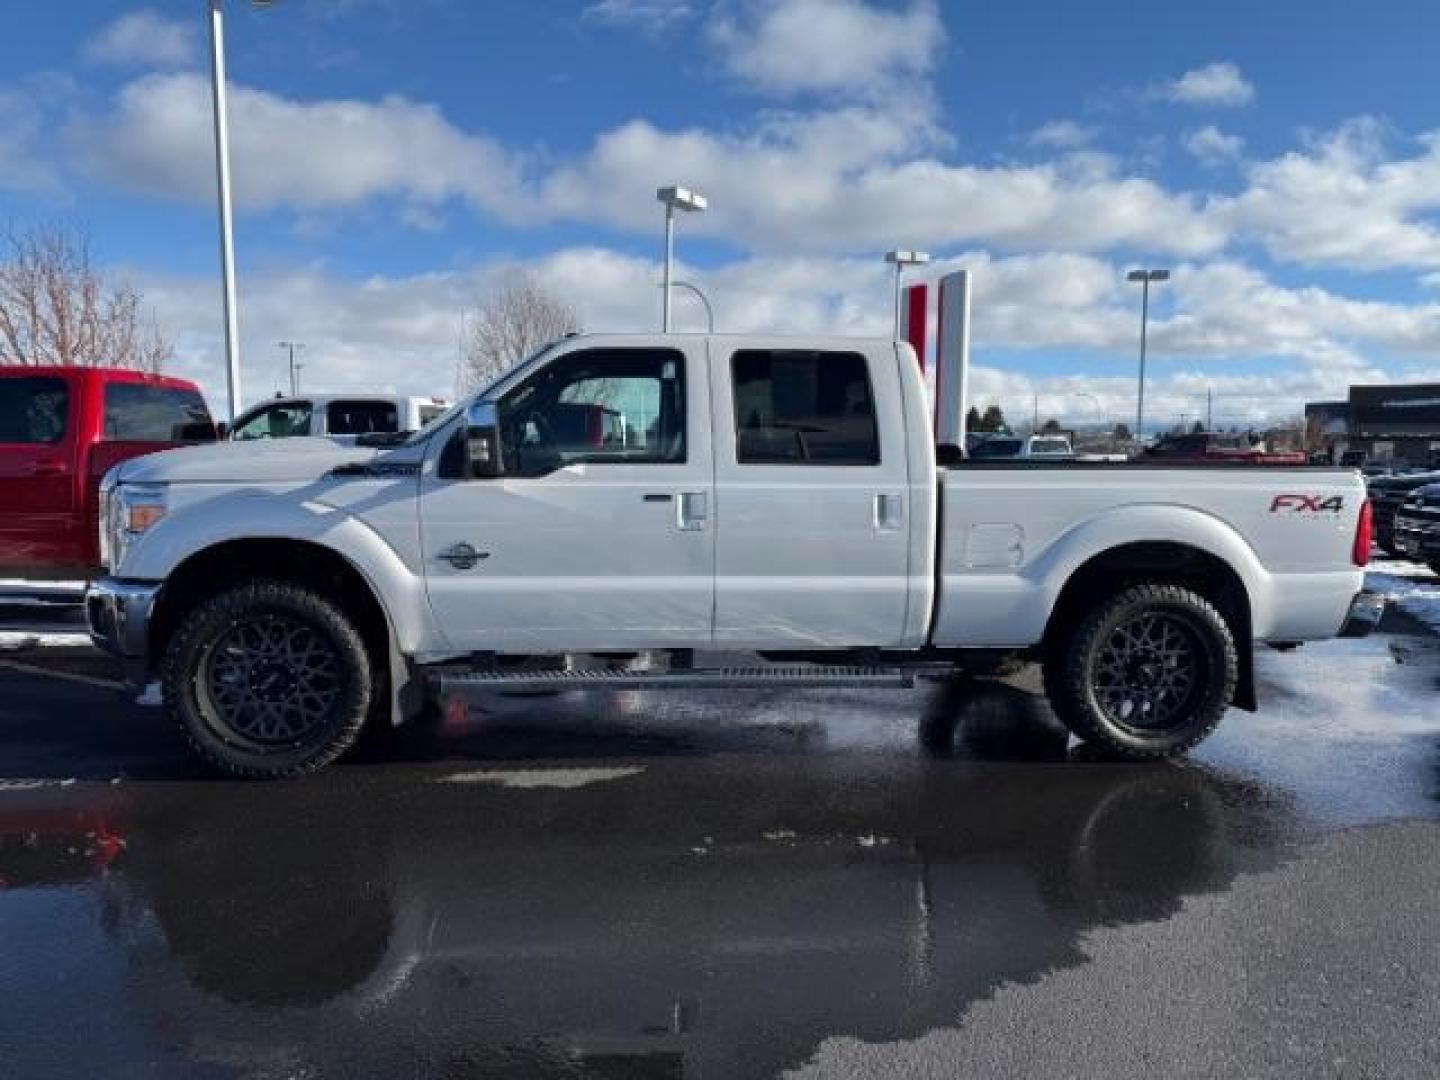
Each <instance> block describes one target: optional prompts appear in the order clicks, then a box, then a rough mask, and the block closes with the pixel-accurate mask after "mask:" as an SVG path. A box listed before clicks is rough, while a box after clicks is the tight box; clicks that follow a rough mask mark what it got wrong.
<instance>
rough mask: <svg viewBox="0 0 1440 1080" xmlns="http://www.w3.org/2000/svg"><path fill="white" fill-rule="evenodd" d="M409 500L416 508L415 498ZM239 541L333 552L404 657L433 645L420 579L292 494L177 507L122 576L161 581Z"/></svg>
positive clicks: (143, 541) (378, 542)
mask: <svg viewBox="0 0 1440 1080" xmlns="http://www.w3.org/2000/svg"><path fill="white" fill-rule="evenodd" d="M404 497H405V498H407V499H410V500H411V503H412V506H413V493H410V492H407V493H406V494H405V496H404ZM241 540H297V541H304V542H308V543H311V544H315V545H317V546H320V547H324V548H327V549H329V550H331V551H333V552H335V553H336V554H337V555H340V556H341V557H343V558H344V559H345V560H346V561H347V562H349V563H350V565H351V566H353V567H354V568H355V569H356V571H357V572H359V573H360V575H361V576H362V577H364V578H365V580H366V582H367V583H368V584H369V586H370V588H371V591H372V592H373V593H374V594H375V597H376V599H377V600H379V602H380V606H381V607H382V608H383V609H384V610H385V613H386V616H387V617H388V619H389V620H390V624H391V630H392V632H393V633H394V635H395V640H396V643H397V644H398V645H399V647H400V649H401V651H402V652H404V653H405V654H407V655H414V654H415V653H417V652H420V651H423V650H424V649H426V648H427V647H428V646H429V645H430V643H431V642H433V641H434V640H435V639H436V636H437V635H436V631H435V627H434V625H433V621H432V618H431V615H430V608H429V605H428V603H427V601H426V595H425V582H424V578H423V576H422V575H421V574H419V573H418V572H417V571H416V570H415V568H413V567H411V566H409V565H407V563H406V561H405V560H404V559H403V558H402V557H401V556H400V554H399V553H398V552H397V551H396V550H395V548H394V547H393V546H392V545H391V544H390V543H388V542H386V540H385V538H384V537H383V536H381V535H380V534H379V533H378V532H377V531H376V530H375V529H374V528H372V527H371V526H370V525H369V524H367V523H366V522H365V521H363V520H362V519H360V518H358V517H356V516H355V515H354V514H352V513H350V512H349V511H348V510H345V509H339V508H337V507H335V506H332V505H328V504H326V503H323V502H320V501H318V500H310V499H301V498H297V497H296V496H295V495H294V493H291V494H289V495H286V494H277V493H273V492H267V491H263V490H257V489H254V488H244V489H239V490H236V491H233V492H226V493H224V494H220V495H217V496H215V497H213V498H209V499H205V500H203V501H198V502H195V503H192V504H189V505H184V504H182V505H180V506H177V507H176V508H174V509H173V510H172V511H171V512H170V513H168V514H167V515H166V516H165V517H164V518H163V519H162V520H161V521H160V522H158V523H157V524H156V525H155V526H154V527H153V528H152V529H151V530H150V531H149V532H147V533H146V534H145V535H144V536H142V537H141V538H140V539H139V540H138V541H137V542H136V543H135V545H134V547H132V548H131V550H130V552H129V553H128V554H127V556H126V558H125V562H124V576H125V577H126V578H133V579H139V580H147V581H163V580H165V579H166V578H167V577H169V576H170V575H171V574H172V573H173V572H174V571H175V569H176V568H177V567H178V566H180V565H181V564H182V563H183V562H185V561H186V560H187V559H189V558H191V557H193V556H195V555H198V554H200V553H201V552H203V551H206V550H208V549H210V548H213V547H215V546H216V545H217V544H223V543H227V542H231V541H241Z"/></svg>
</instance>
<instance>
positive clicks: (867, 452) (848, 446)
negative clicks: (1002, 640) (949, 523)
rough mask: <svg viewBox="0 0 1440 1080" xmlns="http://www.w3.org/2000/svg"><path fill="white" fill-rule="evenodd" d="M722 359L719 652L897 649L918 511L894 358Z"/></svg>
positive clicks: (730, 355) (859, 354)
mask: <svg viewBox="0 0 1440 1080" xmlns="http://www.w3.org/2000/svg"><path fill="white" fill-rule="evenodd" d="M712 348H714V349H715V350H716V352H715V354H714V355H712V358H711V372H712V374H711V378H712V382H711V387H712V394H713V396H714V399H715V412H714V419H713V422H714V425H715V495H716V520H715V527H716V550H715V638H716V644H717V645H731V646H734V647H743V648H768V649H786V648H790V649H804V648H809V647H838V646H862V645H871V646H899V645H900V644H901V643H902V642H903V641H904V638H905V619H906V607H907V590H908V580H907V576H908V569H909V555H910V532H909V528H908V525H907V522H908V520H909V517H910V513H911V507H910V506H909V505H908V496H907V490H908V485H909V467H908V464H907V461H906V447H905V438H904V423H903V416H904V411H903V408H902V405H901V401H900V389H899V385H898V378H897V374H896V366H895V365H896V360H895V355H894V350H893V348H892V349H889V350H886V349H883V348H879V347H875V348H840V349H831V350H814V349H764V348H744V347H732V346H729V345H723V344H722V343H721V341H720V340H717V341H715V342H714V344H713V346H712Z"/></svg>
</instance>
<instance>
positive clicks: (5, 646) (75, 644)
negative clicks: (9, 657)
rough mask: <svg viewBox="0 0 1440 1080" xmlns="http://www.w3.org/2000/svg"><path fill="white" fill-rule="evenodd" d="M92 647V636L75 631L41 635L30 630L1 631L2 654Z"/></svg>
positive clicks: (0, 648)
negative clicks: (17, 650)
mask: <svg viewBox="0 0 1440 1080" xmlns="http://www.w3.org/2000/svg"><path fill="white" fill-rule="evenodd" d="M90 647H91V646H90V635H89V634H83V633H76V632H74V631H62V632H60V633H44V634H41V633H33V632H31V631H28V630H0V652H4V651H7V650H13V649H78V648H85V649H88V648H90Z"/></svg>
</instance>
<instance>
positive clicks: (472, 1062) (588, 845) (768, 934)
mask: <svg viewBox="0 0 1440 1080" xmlns="http://www.w3.org/2000/svg"><path fill="white" fill-rule="evenodd" d="M1011 693H1012V692H1009V691H1006V690H1004V689H1003V688H994V687H990V688H988V689H987V688H984V687H968V688H958V689H956V688H952V689H949V690H946V691H944V692H943V693H941V694H940V695H939V696H938V697H937V698H936V699H935V705H934V708H932V710H931V713H930V714H929V715H928V716H927V719H926V721H925V727H924V731H923V735H924V741H925V744H926V745H927V746H929V747H930V748H931V753H928V754H922V755H919V756H912V757H908V758H896V757H888V758H887V757H884V756H843V755H828V756H827V755H818V756H808V755H801V756H788V757H787V756H767V755H757V756H751V757H745V758H743V759H741V760H738V761H737V759H736V758H735V757H734V756H733V755H723V754H721V755H714V756H693V757H686V758H684V759H683V760H677V759H669V760H666V759H663V758H661V759H647V760H648V762H649V763H648V765H647V767H646V768H645V769H643V770H640V771H637V772H635V773H634V774H632V775H626V776H624V777H623V778H620V779H616V780H614V781H611V782H606V783H598V784H595V785H593V786H588V787H585V788H583V789H576V790H548V789H542V788H536V789H528V790H513V789H501V788H495V787H487V786H482V785H472V784H447V783H437V782H435V781H437V780H441V779H444V776H445V771H444V768H443V767H441V766H436V765H426V766H399V767H392V768H389V769H378V770H377V769H363V768H356V769H349V770H341V771H338V772H336V773H334V774H331V775H328V776H326V777H322V778H319V779H318V780H315V781H312V782H307V783H300V784H280V785H263V786H261V785H241V784H221V785H190V784H183V785H182V784H162V785H152V786H143V787H140V786H137V787H134V788H127V789H126V791H127V793H128V795H129V797H130V798H131V800H133V803H132V805H131V806H130V807H129V808H128V810H127V811H126V815H125V816H126V819H127V823H126V825H125V829H126V835H125V836H124V838H123V839H124V842H123V845H121V846H123V850H117V852H116V853H115V854H114V856H113V857H111V858H109V859H108V860H95V859H91V860H90V861H88V862H87V861H85V860H84V859H82V860H80V861H79V862H77V863H76V864H75V866H76V867H77V868H78V869H65V870H60V869H54V870H52V871H51V872H49V873H50V877H49V878H45V875H44V874H41V875H40V876H39V877H37V878H35V879H34V880H33V881H31V882H29V883H30V884H43V883H54V882H56V881H60V880H64V881H71V880H74V879H75V878H76V877H80V876H84V875H87V874H88V875H89V876H91V877H92V878H94V879H95V883H93V884H90V885H87V886H83V888H88V889H97V890H100V891H101V892H102V894H112V895H114V896H115V901H114V903H112V904H111V905H110V906H111V908H112V910H114V911H116V912H119V913H120V918H119V919H118V921H116V922H115V923H114V925H111V926H110V927H108V928H107V929H106V931H105V935H104V939H103V940H104V941H105V942H106V943H107V945H106V946H105V947H106V948H108V949H109V950H110V951H111V952H112V953H113V954H114V960H115V961H117V962H118V966H120V967H121V968H123V969H124V971H125V972H126V974H125V976H124V990H125V993H124V996H123V1001H122V1002H117V1004H116V1009H117V1016H119V1017H122V1018H128V1019H123V1020H117V1019H116V1018H115V1017H112V1018H111V1023H120V1022H123V1023H126V1024H129V1025H132V1026H133V1027H134V1029H135V1034H136V1036H137V1038H138V1041H139V1045H141V1046H143V1047H145V1049H144V1050H143V1051H135V1050H133V1049H132V1050H129V1051H126V1050H123V1049H119V1048H117V1047H116V1046H114V1045H113V1044H112V1045H111V1046H110V1047H108V1048H107V1047H106V1046H104V1045H95V1044H93V1043H90V1042H85V1041H77V1043H76V1044H75V1046H74V1047H73V1049H72V1050H70V1051H69V1052H70V1053H72V1054H73V1055H74V1059H72V1060H69V1061H68V1064H69V1066H70V1067H71V1068H72V1069H73V1070H74V1071H76V1072H80V1073H86V1072H89V1073H91V1074H99V1073H104V1072H107V1071H110V1072H114V1071H119V1070H120V1067H121V1066H137V1065H139V1064H140V1063H142V1061H143V1062H146V1063H150V1064H152V1065H155V1066H156V1067H157V1069H158V1071H159V1072H161V1073H163V1072H164V1068H165V1067H166V1066H170V1067H173V1071H174V1072H176V1073H183V1072H186V1071H188V1070H193V1069H194V1068H196V1067H199V1066H201V1065H203V1064H210V1065H216V1066H226V1067H231V1068H235V1067H240V1066H250V1067H254V1066H261V1065H264V1066H270V1067H280V1066H283V1068H284V1069H287V1070H289V1071H290V1072H292V1073H305V1074H310V1072H313V1073H314V1074H315V1075H336V1076H362V1075H398V1074H409V1073H412V1072H420V1073H423V1074H426V1075H430V1074H436V1075H442V1074H447V1073H449V1074H454V1075H496V1074H499V1075H524V1076H544V1075H565V1076H574V1075H626V1076H629V1075H646V1076H651V1075H653V1076H682V1075H684V1076H692V1075H712V1076H726V1077H740V1076H766V1075H772V1074H773V1073H775V1072H776V1071H777V1070H779V1069H782V1068H784V1067H787V1066H793V1065H797V1064H799V1063H801V1062H803V1061H804V1060H806V1059H807V1058H808V1057H809V1056H810V1055H811V1054H812V1053H813V1052H814V1051H815V1049H816V1047H817V1046H818V1044H819V1043H820V1041H821V1040H822V1039H824V1038H826V1037H828V1036H832V1035H851V1036H856V1037H859V1038H862V1039H867V1040H894V1039H899V1038H904V1037H913V1036H916V1035H919V1034H921V1033H923V1032H924V1031H926V1030H929V1029H931V1028H934V1027H937V1026H941V1025H953V1024H955V1023H957V1022H958V1021H959V1019H960V1018H961V1016H962V1014H963V1012H964V1010H965V1009H966V1007H967V1005H968V1004H969V1003H970V1002H972V1001H974V1000H975V999H976V998H978V997H980V996H982V995H984V994H986V993H988V992H989V991H991V990H993V989H994V988H995V987H996V986H997V985H999V984H1000V983H1002V982H1005V981H1009V980H1027V979H1033V978H1036V977H1039V976H1040V975H1042V974H1043V973H1044V972H1046V971H1049V970H1051V969H1053V968H1055V967H1057V966H1063V965H1069V964H1076V963H1080V962H1082V961H1083V960H1084V954H1083V952H1082V951H1081V949H1080V944H1079V937H1080V935H1081V934H1082V933H1083V932H1084V931H1085V930H1087V929H1089V928H1091V927H1094V926H1097V925H1100V924H1103V923H1112V922H1128V921H1134V920H1141V919H1157V918H1164V917H1166V916H1168V915H1170V914H1172V913H1173V912H1174V911H1176V910H1177V908H1178V906H1179V905H1180V903H1181V902H1182V900H1183V899H1184V898H1185V897H1186V896H1187V895H1190V894H1193V893H1197V892H1201V891H1205V890H1213V889H1220V888H1224V887H1226V886H1227V885H1228V884H1229V883H1230V882H1231V881H1232V880H1233V878H1234V877H1235V875H1236V874H1237V873H1239V872H1242V871H1244V870H1247V869H1252V868H1259V867H1263V866H1266V865H1269V864H1270V863H1271V862H1272V861H1273V859H1274V858H1275V852H1276V850H1277V849H1278V848H1280V847H1281V846H1282V844H1283V842H1284V841H1285V840H1286V839H1287V838H1288V836H1289V834H1290V833H1291V831H1292V830H1293V829H1294V828H1295V827H1296V826H1295V825H1294V822H1293V816H1292V815H1291V814H1290V812H1289V809H1288V807H1287V805H1286V804H1285V803H1284V802H1283V800H1280V801H1277V799H1276V797H1275V796H1274V795H1273V793H1272V794H1270V795H1268V796H1265V795H1262V793H1261V792H1260V791H1259V789H1258V788H1256V787H1254V786H1251V785H1249V784H1247V783H1245V782H1242V781H1239V780H1236V779H1234V778H1231V777H1228V776H1226V775H1223V774H1221V773H1219V772H1216V771H1214V770H1210V769H1207V768H1204V767H1199V766H1185V767H1176V766H1171V765H1161V766H1156V767H1140V766H1131V765H1107V764H1087V763H1076V762H1072V761H1066V760H1064V757H1065V744H1064V742H1063V740H1057V738H1056V731H1054V730H1052V729H1051V727H1050V725H1051V724H1053V721H1050V720H1048V718H1047V717H1046V716H1044V715H1040V714H1032V713H1031V712H1029V711H1028V710H1027V707H1026V706H1025V704H1024V702H1023V701H1022V700H1019V699H1017V698H1015V697H1012V696H1011ZM982 758H983V759H987V760H977V759H982ZM631 760H632V761H633V760H635V759H631ZM469 764H470V766H471V767H472V768H473V762H472V763H469ZM547 764H552V763H547ZM397 773H399V774H401V775H399V776H397ZM93 790H94V789H77V790H76V791H75V792H74V793H72V795H73V798H74V799H76V800H80V801H83V799H84V798H86V797H88V796H87V795H86V793H87V792H89V791H93ZM24 828H25V826H24V824H23V822H17V821H16V820H15V819H14V818H13V817H4V818H0V876H5V877H6V878H7V879H8V880H10V881H11V887H12V890H14V889H17V888H19V889H23V888H24V887H25V885H26V884H27V882H26V881H25V880H22V879H20V878H18V877H16V876H15V869H16V868H17V867H19V866H20V865H22V862H23V860H21V859H20V857H19V855H18V854H17V851H19V850H20V849H18V848H16V847H15V846H14V844H13V843H12V841H13V837H14V835H17V834H18V833H19V832H22V831H24ZM95 832H96V830H95V829H94V828H93V827H92V825H91V824H89V823H88V822H80V823H79V824H77V832H76V840H77V844H78V843H79V840H80V839H81V838H82V836H84V835H89V834H90V833H95ZM106 835H109V834H108V833H107V834H106ZM116 839H117V840H118V839H119V838H118V837H116ZM102 847H104V845H102ZM42 878H43V879H44V880H42ZM4 900H5V897H4V895H3V894H0V904H3V903H4ZM4 910H5V909H4V908H3V907H0V912H3V911H4ZM26 917H27V920H28V924H27V925H26V926H25V927H23V928H19V929H21V931H22V932H24V933H27V934H41V935H43V934H46V933H49V932H52V927H51V926H49V925H47V922H46V916H45V909H44V908H37V907H36V906H35V905H30V908H29V912H28V915H27V916H26ZM12 932H13V931H12ZM56 948H57V950H60V951H62V952H63V950H64V948H65V944H64V943H63V942H60V943H57V945H56ZM111 966H116V965H111ZM6 982H7V985H8V987H9V989H10V991H11V992H12V993H14V992H21V991H25V992H32V993H42V992H47V993H53V992H54V991H53V988H52V989H51V990H48V991H47V990H42V989H39V988H43V987H45V986H46V985H47V984H46V979H45V972H43V971H39V970H20V971H16V970H11V971H10V972H9V974H8V976H7V978H6ZM26 988H30V989H29V990H27V989H26ZM66 1005H67V1002H66V1000H65V995H64V994H63V993H61V994H60V996H59V997H57V998H56V999H55V1000H54V1002H53V1016H54V1019H55V1020H56V1021H57V1022H61V1021H62V1018H63V1017H65V1016H66ZM65 1022H68V1021H65ZM7 1041H8V1040H7ZM126 1053H129V1054H132V1055H138V1057H132V1058H126V1057H124V1055H125V1054H126ZM107 1055H112V1056H107ZM113 1055H119V1058H123V1060H121V1059H117V1057H116V1056H113ZM21 1061H22V1063H23V1062H24V1061H25V1059H24V1057H23V1053H22V1058H21ZM31 1064H35V1063H34V1062H31ZM37 1071H39V1070H37Z"/></svg>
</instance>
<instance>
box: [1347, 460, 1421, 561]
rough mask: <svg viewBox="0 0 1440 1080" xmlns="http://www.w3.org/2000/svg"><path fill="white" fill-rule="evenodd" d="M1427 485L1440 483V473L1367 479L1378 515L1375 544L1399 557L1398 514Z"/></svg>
mask: <svg viewBox="0 0 1440 1080" xmlns="http://www.w3.org/2000/svg"><path fill="white" fill-rule="evenodd" d="M1427 484H1440V472H1416V473H1401V474H1399V475H1393V476H1368V477H1366V478H1365V487H1366V489H1367V490H1368V491H1369V492H1370V504H1371V506H1373V507H1374V513H1375V543H1376V544H1378V545H1379V546H1380V548H1381V549H1382V550H1383V551H1385V553H1386V554H1388V555H1398V554H1399V548H1397V547H1396V546H1395V512H1396V511H1397V510H1399V509H1400V504H1401V503H1403V502H1404V501H1405V500H1406V499H1407V498H1408V497H1409V496H1410V493H1411V492H1413V491H1416V490H1418V489H1419V488H1422V487H1424V486H1425V485H1427Z"/></svg>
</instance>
